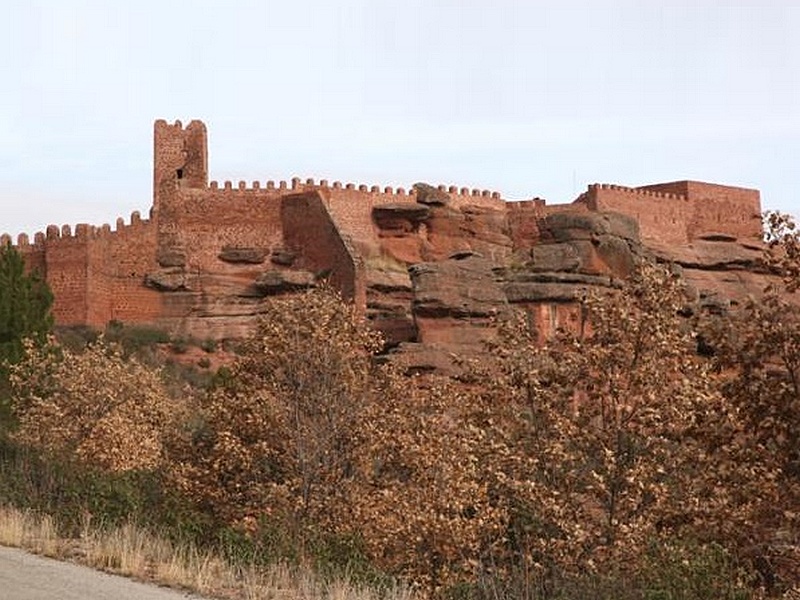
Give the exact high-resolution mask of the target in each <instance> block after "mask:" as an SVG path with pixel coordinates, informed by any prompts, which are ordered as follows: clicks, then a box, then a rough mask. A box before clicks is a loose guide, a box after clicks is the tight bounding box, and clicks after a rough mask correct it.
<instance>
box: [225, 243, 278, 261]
mask: <svg viewBox="0 0 800 600" xmlns="http://www.w3.org/2000/svg"><path fill="white" fill-rule="evenodd" d="M266 255H267V253H266V252H265V251H264V249H263V248H252V247H241V246H223V247H222V251H221V252H220V253H219V259H220V260H224V261H225V262H228V263H246V264H256V265H257V264H261V263H263V262H264V260H265V259H266Z"/></svg>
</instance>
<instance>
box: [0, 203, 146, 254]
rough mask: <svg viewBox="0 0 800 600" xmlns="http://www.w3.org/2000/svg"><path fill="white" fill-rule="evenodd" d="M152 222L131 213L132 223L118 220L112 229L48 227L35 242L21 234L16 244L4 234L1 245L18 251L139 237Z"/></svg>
mask: <svg viewBox="0 0 800 600" xmlns="http://www.w3.org/2000/svg"><path fill="white" fill-rule="evenodd" d="M150 225H151V221H150V220H149V219H142V217H141V214H140V213H139V211H138V210H137V211H134V212H132V213H131V216H130V222H129V223H127V224H126V223H125V219H123V218H122V217H120V218H118V219H117V220H116V222H115V224H114V228H113V229H112V227H111V225H109V224H108V223H104V224H103V225H99V226H97V225H89V224H87V223H78V224H77V225H75V229H74V231H73V229H72V226H71V225H61V226H60V227H59V226H58V225H48V226H47V227H46V228H45V230H44V231H37V232H36V233H35V234H34V235H33V242H31V238H30V236H29V235H28V234H27V233H20V234H18V235H17V241H16V244H15V243H14V242H13V238H12V237H11V236H10V235H9V234H8V233H4V234H2V235H0V244H2V245H3V246H5V245H6V244H11V245H13V246H15V247H17V248H18V249H20V250H22V249H28V248H31V249H35V248H36V247H37V246H42V247H43V246H44V245H45V244H46V243H51V242H63V243H69V242H71V241H77V242H86V241H90V240H97V239H101V238H107V237H108V236H115V235H133V236H136V235H138V234H139V233H140V232H141V231H142V230H143V229H144V228H146V227H150Z"/></svg>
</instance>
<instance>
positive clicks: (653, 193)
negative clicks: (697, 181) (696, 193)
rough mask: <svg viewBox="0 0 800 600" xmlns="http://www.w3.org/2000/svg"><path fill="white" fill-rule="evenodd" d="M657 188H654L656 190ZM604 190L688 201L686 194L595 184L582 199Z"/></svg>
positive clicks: (645, 187) (611, 184)
mask: <svg viewBox="0 0 800 600" xmlns="http://www.w3.org/2000/svg"><path fill="white" fill-rule="evenodd" d="M655 187H656V186H653V188H655ZM602 190H609V191H614V192H623V193H628V194H632V195H635V196H644V197H648V198H663V199H665V200H686V199H687V195H686V194H680V193H675V192H668V191H660V190H658V189H651V188H650V187H649V186H643V187H627V186H624V185H615V184H613V183H593V184H590V185H589V187H588V189H587V191H586V192H584V193H583V194H581V196H580V198H583V197H588V196H589V195H591V192H597V191H602Z"/></svg>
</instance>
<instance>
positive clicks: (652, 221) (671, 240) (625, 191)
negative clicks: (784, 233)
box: [575, 181, 761, 245]
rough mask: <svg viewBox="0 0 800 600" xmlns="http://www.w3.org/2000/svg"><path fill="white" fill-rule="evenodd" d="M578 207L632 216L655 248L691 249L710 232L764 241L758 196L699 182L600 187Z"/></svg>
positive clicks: (595, 186)
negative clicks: (684, 246)
mask: <svg viewBox="0 0 800 600" xmlns="http://www.w3.org/2000/svg"><path fill="white" fill-rule="evenodd" d="M575 203H576V204H583V205H585V206H586V207H587V208H589V209H590V210H596V211H615V212H621V213H624V214H627V215H630V216H632V217H634V218H635V219H636V220H637V221H639V225H640V228H641V233H642V239H643V240H645V241H646V242H650V243H653V244H656V245H676V244H687V243H690V242H692V241H693V240H695V239H697V238H698V237H700V236H703V235H706V234H709V233H716V234H724V235H727V236H730V237H733V238H736V239H759V238H760V237H761V200H760V196H759V193H758V190H752V189H748V188H741V187H734V186H727V185H719V184H714V183H704V182H699V181H673V182H669V183H659V184H652V185H645V186H640V187H635V188H631V187H625V186H620V185H613V184H605V183H604V184H597V183H596V184H592V185H590V186H588V188H587V190H586V191H585V192H584V193H583V194H581V195H580V196H579V197H578V198H577V199H576V200H575Z"/></svg>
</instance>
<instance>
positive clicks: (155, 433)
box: [10, 338, 183, 471]
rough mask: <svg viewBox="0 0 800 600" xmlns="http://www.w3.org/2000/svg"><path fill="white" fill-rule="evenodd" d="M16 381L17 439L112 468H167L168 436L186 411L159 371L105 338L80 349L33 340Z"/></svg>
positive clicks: (25, 346)
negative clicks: (106, 341)
mask: <svg viewBox="0 0 800 600" xmlns="http://www.w3.org/2000/svg"><path fill="white" fill-rule="evenodd" d="M10 381H11V393H12V407H13V410H14V413H15V415H16V417H17V420H18V428H17V430H16V431H15V433H14V437H15V439H16V440H17V441H19V442H21V443H23V444H26V445H29V446H33V447H35V448H39V449H41V450H43V451H44V452H45V453H48V454H51V455H53V456H58V457H59V458H60V459H63V460H71V459H74V460H78V461H80V462H81V463H84V464H87V465H91V466H94V467H99V468H102V469H108V470H111V471H127V470H141V469H153V468H156V467H159V466H161V465H162V464H163V460H164V445H163V442H164V439H165V436H166V434H167V432H168V430H169V429H170V427H171V426H172V425H173V424H174V423H175V422H176V420H178V419H179V418H181V417H182V416H183V411H182V410H181V404H180V403H178V402H174V401H172V400H171V399H170V398H169V397H168V395H167V393H166V392H165V389H164V385H163V382H162V380H161V378H160V376H159V373H158V372H157V371H154V370H153V369H151V368H149V367H145V366H144V365H142V364H141V363H139V362H138V361H137V360H136V359H135V358H132V357H131V358H126V357H123V354H122V351H121V349H120V348H119V347H118V346H115V345H112V344H107V343H105V342H104V340H102V339H100V340H98V341H96V342H94V343H92V344H90V345H89V346H88V347H87V348H86V349H85V350H84V351H83V352H79V353H76V352H73V351H71V350H69V349H67V348H64V347H61V346H59V345H58V344H57V343H56V342H55V341H54V340H53V339H52V338H51V339H50V340H49V341H48V343H46V344H44V345H41V346H37V345H35V344H34V343H33V342H32V341H31V340H26V341H25V342H24V343H23V355H22V358H21V359H20V361H19V362H18V363H17V364H15V365H13V366H12V367H11V373H10Z"/></svg>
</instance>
